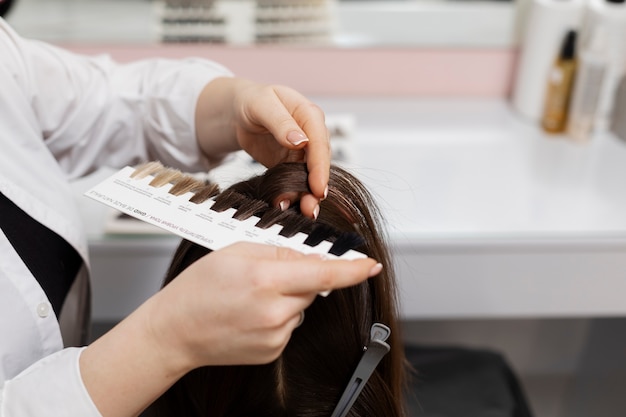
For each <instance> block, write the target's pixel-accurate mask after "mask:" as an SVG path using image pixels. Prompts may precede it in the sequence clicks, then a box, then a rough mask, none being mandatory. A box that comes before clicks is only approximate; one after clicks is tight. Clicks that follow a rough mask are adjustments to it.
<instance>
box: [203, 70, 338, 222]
mask: <svg viewBox="0 0 626 417" xmlns="http://www.w3.org/2000/svg"><path fill="white" fill-rule="evenodd" d="M196 132H197V137H198V142H199V143H200V146H201V148H202V150H203V151H204V152H205V153H206V154H207V155H210V156H214V157H219V156H221V155H224V154H225V153H228V152H232V151H234V150H237V149H244V150H245V151H246V152H248V153H249V154H250V155H251V156H252V157H253V158H254V159H256V160H257V161H259V162H260V163H262V164H263V165H265V166H267V167H272V166H274V165H276V164H278V163H280V162H306V163H307V167H308V170H309V186H310V189H311V194H307V195H304V196H298V195H286V196H285V199H286V200H287V201H289V202H293V201H295V200H297V199H300V198H301V199H300V209H301V210H302V212H303V213H304V214H305V215H307V216H309V217H316V216H317V213H318V212H319V201H320V200H321V199H322V198H324V197H325V194H326V192H327V191H326V190H327V186H328V177H329V170H330V144H329V136H328V130H327V129H326V124H325V121H324V113H323V112H322V110H321V109H320V108H319V107H318V106H316V105H315V104H313V103H312V102H311V101H309V100H308V99H306V98H305V97H304V96H302V95H301V94H300V93H298V92H296V91H295V90H293V89H291V88H288V87H284V86H277V85H262V84H256V83H253V82H251V81H248V80H243V79H239V78H218V79H215V80H213V81H212V82H210V83H209V84H208V85H207V86H206V87H205V89H204V90H203V92H202V93H201V95H200V98H199V100H198V105H197V107H196Z"/></svg>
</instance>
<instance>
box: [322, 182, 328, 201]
mask: <svg viewBox="0 0 626 417" xmlns="http://www.w3.org/2000/svg"><path fill="white" fill-rule="evenodd" d="M327 197H328V185H327V186H326V188H324V197H323V198H322V199H323V200H326V198H327Z"/></svg>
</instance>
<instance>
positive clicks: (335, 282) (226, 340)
mask: <svg viewBox="0 0 626 417" xmlns="http://www.w3.org/2000/svg"><path fill="white" fill-rule="evenodd" d="M380 268H381V267H380V265H379V264H377V263H376V261H375V260H373V259H369V258H367V259H359V260H354V261H347V260H327V261H324V260H322V259H321V258H320V257H319V256H313V255H308V256H307V255H303V254H302V253H300V252H296V251H293V250H291V249H287V248H279V247H274V246H267V245H259V244H252V243H238V244H234V245H232V246H229V247H227V248H225V249H223V250H220V251H216V252H213V253H211V254H209V255H207V256H205V257H203V258H201V259H199V260H198V261H196V262H195V263H194V264H192V265H191V266H189V267H188V268H187V269H186V270H185V271H183V273H182V274H181V275H179V276H178V277H177V278H176V279H174V280H173V281H172V282H171V283H170V284H168V285H167V286H166V287H165V288H164V289H163V290H162V291H161V292H160V293H159V294H157V296H156V297H155V300H154V301H156V303H154V304H153V307H157V308H156V309H155V310H154V311H153V312H152V313H151V314H150V317H153V318H154V320H152V321H151V322H152V323H153V326H152V330H153V332H152V333H153V335H154V340H155V342H154V343H155V344H158V345H160V346H164V347H166V350H165V351H166V352H170V353H169V354H168V356H169V355H173V357H179V358H188V360H189V364H190V365H189V366H190V367H197V366H201V365H230V364H261V363H268V362H271V361H272V360H274V359H276V358H277V357H278V356H279V355H280V353H281V352H282V351H283V349H284V348H285V346H286V344H287V342H288V340H289V338H290V336H291V332H292V331H293V329H294V328H295V327H296V326H297V325H298V323H299V320H300V318H301V314H300V313H301V312H302V311H304V310H305V309H306V308H307V307H308V306H309V304H311V302H313V300H314V299H315V297H316V296H317V294H318V293H320V292H322V291H324V290H330V289H336V288H341V287H346V286H351V285H355V284H357V283H359V282H361V281H363V280H365V279H367V278H368V277H370V276H373V275H376V274H377V273H378V272H380Z"/></svg>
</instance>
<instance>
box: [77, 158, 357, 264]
mask: <svg viewBox="0 0 626 417" xmlns="http://www.w3.org/2000/svg"><path fill="white" fill-rule="evenodd" d="M136 172H137V169H136V168H133V167H125V168H123V169H122V170H120V171H118V172H116V173H115V174H113V175H112V176H110V177H109V178H107V179H105V180H104V181H102V182H101V183H99V184H97V185H96V186H94V187H92V188H91V189H90V190H88V191H87V192H86V193H85V195H86V196H87V197H89V198H92V199H94V200H96V201H99V202H101V203H103V204H106V205H108V206H110V207H113V208H115V209H117V210H119V211H120V212H122V213H125V214H127V215H129V216H131V217H134V218H136V219H139V220H142V221H144V222H147V223H149V224H152V225H155V226H158V227H160V228H162V229H164V230H166V231H168V232H171V233H173V234H175V235H178V236H180V237H182V238H184V239H187V240H189V241H191V242H194V243H196V244H198V245H202V246H204V247H206V248H208V249H211V250H218V249H221V248H224V247H226V246H228V245H231V244H233V243H236V242H253V243H262V244H269V245H274V246H281V247H288V248H291V249H294V250H297V251H300V252H302V253H305V254H320V255H325V256H328V257H330V258H336V257H339V258H342V259H357V258H364V257H365V255H364V254H362V253H360V252H358V251H355V250H352V249H350V250H348V251H346V252H344V253H343V254H341V255H340V256H336V255H333V254H332V253H331V252H330V251H331V249H332V246H333V244H332V243H331V242H329V241H326V240H323V241H321V242H320V243H318V244H316V245H313V246H311V245H309V244H308V243H306V242H305V240H306V239H307V237H308V235H307V234H305V233H296V234H295V235H293V236H291V237H286V236H282V235H281V234H280V232H281V230H282V226H280V225H278V224H275V225H272V226H270V227H268V228H265V229H264V228H261V227H257V226H256V224H257V223H258V222H259V221H260V220H261V219H260V218H259V217H257V216H250V217H248V218H247V219H245V220H238V219H235V218H233V215H234V214H235V212H236V210H235V209H234V208H229V209H226V210H224V211H219V212H218V211H215V210H212V209H211V207H212V206H213V204H214V203H215V200H214V199H213V198H209V199H206V200H204V201H202V202H200V203H197V202H193V201H192V200H193V199H194V197H195V196H197V194H194V193H193V192H192V191H187V192H184V193H182V194H181V193H174V194H173V193H171V192H170V191H171V190H172V189H173V188H174V187H176V185H175V184H172V183H170V182H167V181H165V183H164V184H159V185H154V182H155V178H156V177H155V176H153V175H145V176H136ZM172 172H174V173H176V172H175V171H173V170H172ZM178 174H180V173H178ZM157 180H158V179H157ZM157 182H159V181H157ZM161 182H163V181H161ZM151 183H152V185H151Z"/></svg>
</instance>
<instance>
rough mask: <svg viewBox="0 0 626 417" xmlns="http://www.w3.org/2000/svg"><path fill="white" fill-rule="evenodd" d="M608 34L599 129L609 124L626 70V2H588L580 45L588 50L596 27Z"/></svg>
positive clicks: (599, 105) (600, 0) (599, 108)
mask: <svg viewBox="0 0 626 417" xmlns="http://www.w3.org/2000/svg"><path fill="white" fill-rule="evenodd" d="M599 27H601V28H602V29H603V30H604V31H605V32H606V45H605V49H606V54H607V69H606V74H605V76H604V78H605V79H604V82H603V86H602V90H601V91H600V98H599V101H598V111H597V112H596V120H595V123H596V128H597V129H599V130H602V131H604V130H606V128H607V127H608V126H609V125H610V122H611V115H612V107H613V104H614V103H613V101H614V98H615V91H616V90H617V85H618V83H619V81H620V79H621V77H622V75H624V72H625V71H624V70H625V69H626V2H624V0H587V2H586V6H585V10H584V15H583V24H582V28H581V31H580V36H579V37H580V42H579V45H580V46H581V47H582V48H586V47H588V46H589V45H590V43H591V42H592V41H593V37H594V32H595V29H596V28H599Z"/></svg>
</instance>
